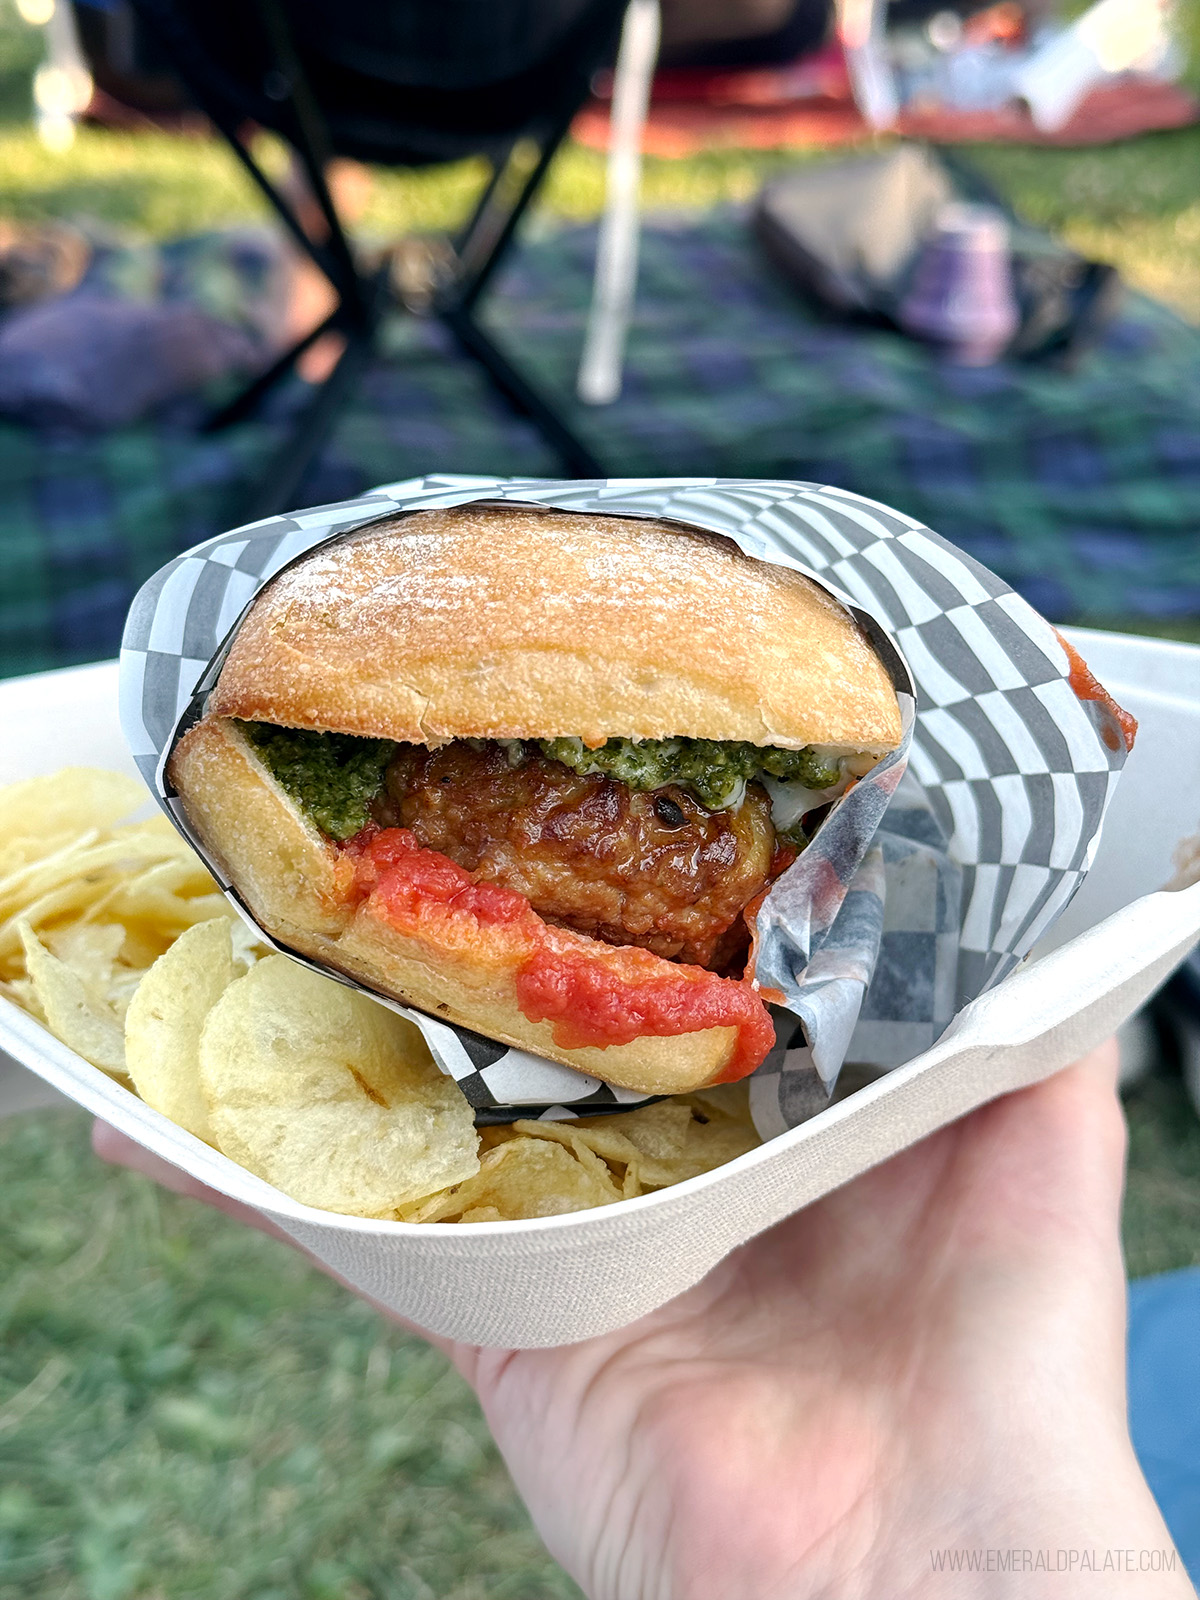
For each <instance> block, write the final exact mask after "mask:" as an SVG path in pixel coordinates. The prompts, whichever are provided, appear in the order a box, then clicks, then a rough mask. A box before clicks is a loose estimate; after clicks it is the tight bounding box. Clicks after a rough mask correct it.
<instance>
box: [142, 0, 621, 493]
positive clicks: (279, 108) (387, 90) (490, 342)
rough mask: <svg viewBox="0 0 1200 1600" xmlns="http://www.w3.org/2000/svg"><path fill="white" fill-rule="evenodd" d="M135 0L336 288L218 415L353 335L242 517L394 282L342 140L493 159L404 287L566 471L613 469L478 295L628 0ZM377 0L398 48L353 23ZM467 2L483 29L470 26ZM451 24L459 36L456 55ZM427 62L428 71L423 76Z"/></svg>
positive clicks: (334, 383)
mask: <svg viewBox="0 0 1200 1600" xmlns="http://www.w3.org/2000/svg"><path fill="white" fill-rule="evenodd" d="M128 3H129V5H130V7H131V9H132V12H133V13H134V15H135V17H136V18H137V20H138V22H139V23H140V24H141V25H142V26H143V27H144V28H145V30H146V31H147V33H148V34H149V35H150V37H151V38H152V39H153V41H154V44H155V46H156V48H157V51H158V54H159V55H160V57H161V58H165V59H166V60H168V61H169V62H170V65H171V69H172V70H173V71H174V72H175V73H177V74H178V76H179V78H180V79H181V80H182V82H183V84H184V85H185V86H186V88H187V91H188V93H189V95H190V97H191V99H192V100H193V102H194V103H195V105H196V106H197V107H199V109H201V110H202V111H203V112H205V114H206V115H207V116H208V117H209V118H210V119H211V121H212V123H213V124H214V126H215V127H216V128H217V129H218V130H219V131H220V133H221V134H222V135H223V137H224V138H225V140H226V141H227V143H228V144H229V146H230V148H231V150H232V151H233V153H234V154H235V155H236V157H237V159H238V160H239V161H240V162H241V164H242V166H243V167H244V168H245V170H246V172H247V173H248V174H249V176H250V178H251V179H252V180H253V182H254V183H255V184H256V185H257V187H258V188H259V190H260V191H261V192H262V193H263V195H264V196H265V197H266V199H267V200H268V202H269V203H270V205H271V206H272V207H273V209H274V211H275V213H276V214H277V216H278V217H279V220H280V221H281V222H282V224H283V226H284V227H285V228H286V229H287V231H288V233H289V234H290V236H291V238H292V239H293V241H294V242H295V244H296V245H297V246H298V247H299V249H300V250H301V251H302V252H303V253H304V254H305V255H307V256H308V257H309V258H310V259H311V260H312V261H313V262H314V263H315V264H316V266H317V267H318V268H319V270H320V271H321V272H322V273H323V274H324V276H325V277H326V278H327V279H328V281H329V283H330V284H331V285H332V287H333V290H334V292H335V294H336V296H337V303H336V305H335V307H334V309H333V311H331V312H330V314H329V315H328V316H327V317H326V318H325V320H324V321H323V322H321V323H320V325H319V326H317V327H315V328H313V329H312V330H311V331H310V332H309V333H307V334H305V335H304V337H303V338H301V339H299V340H297V341H296V343H295V344H294V345H293V346H292V348H291V349H289V350H287V351H285V352H284V353H283V354H282V355H281V356H280V357H279V358H278V359H277V360H276V361H274V362H273V363H272V364H271V365H270V367H268V368H267V370H266V371H265V372H263V373H261V374H260V375H259V376H258V377H257V378H256V379H255V380H254V381H253V382H252V383H251V384H250V385H249V386H248V387H247V388H246V389H244V390H243V391H242V393H240V394H239V395H237V396H236V397H235V398H234V399H233V400H231V401H230V402H229V403H228V404H226V405H225V406H223V407H222V408H221V410H220V411H219V412H217V413H216V414H215V415H214V416H213V417H212V418H210V420H209V422H208V424H207V426H208V427H209V428H210V429H219V428H223V427H227V426H228V425H229V424H231V423H233V422H235V421H238V420H240V419H242V418H245V417H247V416H249V415H251V414H252V413H253V412H254V410H255V409H256V408H257V406H258V405H259V403H260V402H261V401H262V400H263V399H264V398H265V396H266V395H267V394H268V393H269V391H271V390H272V389H273V388H274V387H275V385H276V384H278V383H279V381H280V380H281V379H282V378H284V377H285V376H286V375H287V374H288V373H289V372H290V371H291V370H292V368H293V367H294V366H295V364H296V362H297V360H298V359H299V357H300V356H301V355H302V354H303V353H304V351H305V350H307V349H308V348H309V347H310V346H311V345H312V344H314V343H315V341H316V340H317V339H318V338H320V337H321V336H322V335H323V334H325V333H328V332H331V331H336V332H339V333H341V334H342V335H343V337H344V339H345V347H344V350H343V352H342V354H341V356H340V358H339V359H338V361H337V364H336V366H335V367H334V368H333V370H332V372H331V373H330V375H329V377H328V378H327V379H326V380H325V381H324V382H323V383H322V384H321V385H320V386H319V387H318V388H317V390H316V392H315V393H314V395H313V396H312V397H311V399H310V400H308V401H307V402H306V404H305V406H304V407H303V408H302V409H301V411H300V412H299V413H298V415H297V416H296V418H295V420H294V422H293V423H292V425H291V428H290V431H289V434H288V437H287V438H286V439H285V440H284V441H283V442H282V444H281V445H280V446H279V447H278V449H277V451H276V452H275V454H274V456H273V457H272V459H271V460H270V462H269V464H268V467H267V469H266V471H265V472H264V473H263V475H262V478H261V480H260V482H259V483H258V484H257V486H256V487H255V490H254V492H253V494H252V495H251V496H250V498H249V500H248V502H247V503H246V504H245V505H244V507H243V508H242V509H243V513H244V515H245V516H246V517H247V518H249V519H254V518H258V517H262V516H267V515H270V514H272V513H273V512H276V511H279V510H282V509H284V508H285V507H286V506H288V505H289V504H291V503H292V501H293V498H294V495H295V491H296V489H297V488H298V485H299V483H300V480H301V478H302V477H303V475H304V472H305V470H306V468H307V467H308V465H309V463H310V462H311V461H312V459H313V457H314V456H315V455H316V453H317V452H318V450H319V449H320V447H321V445H322V443H323V441H324V440H325V438H326V437H327V436H328V434H329V432H330V430H331V428H332V426H333V423H334V422H335V420H336V417H337V414H338V412H339V410H340V408H341V407H342V406H343V405H344V403H345V401H346V400H347V398H348V395H349V393H350V391H351V388H352V386H353V384H354V382H355V381H356V379H357V377H358V376H359V375H360V374H361V372H362V370H363V369H364V367H365V366H366V364H367V362H368V360H369V359H370V356H371V354H372V351H373V349H374V348H375V343H376V336H377V333H378V329H379V326H380V322H381V319H382V317H383V314H384V312H385V311H386V310H387V309H388V307H389V306H390V305H392V304H395V303H396V302H397V299H398V298H399V297H398V294H397V291H396V288H395V286H394V276H395V275H394V274H393V273H392V272H391V271H390V270H389V269H390V262H389V263H388V264H386V265H385V266H383V267H381V268H379V269H377V270H375V271H368V270H366V269H365V268H364V266H363V264H362V262H361V261H360V259H359V258H358V256H357V255H356V252H355V249H354V245H353V243H352V241H351V240H350V238H349V237H348V235H347V232H346V229H345V227H344V226H343V224H342V221H341V219H340V218H339V216H338V213H337V209H336V207H335V205H334V202H333V199H332V197H331V195H330V192H329V188H328V185H327V183H326V177H325V171H326V164H327V163H328V161H329V160H330V158H331V157H333V156H339V155H340V156H348V157H351V158H354V159H357V160H362V161H368V162H376V163H383V164H388V165H398V166H424V165H429V164H433V163H438V162H447V161H454V160H460V159H462V158H463V157H465V156H468V155H474V156H482V157H483V158H484V159H485V160H486V161H487V162H488V164H489V167H490V176H489V178H488V180H487V182H486V184H485V186H484V189H483V193H482V195H481V198H480V199H479V202H478V204H477V206H476V208H475V211H474V214H473V215H472V217H471V219H470V221H469V222H467V224H466V225H465V227H464V228H463V229H462V230H461V232H460V233H459V234H458V236H457V238H455V239H454V240H453V241H452V242H450V244H449V245H448V247H447V249H446V250H445V252H444V254H443V255H440V256H433V257H431V258H430V260H431V261H432V262H433V269H432V271H431V274H430V276H429V280H428V284H427V293H426V295H425V296H423V297H422V296H420V295H410V296H408V297H407V303H406V301H404V300H401V302H400V303H401V304H406V309H408V310H425V311H428V312H429V313H431V314H433V315H436V316H437V317H439V318H440V319H441V321H442V322H443V323H444V324H445V326H446V327H447V328H448V329H449V330H450V332H451V333H452V334H453V336H454V338H455V339H456V340H457V342H458V345H459V346H460V348H461V349H462V350H464V351H465V352H466V353H467V354H468V355H470V356H471V357H472V358H473V359H474V360H475V361H477V362H478V363H479V364H480V366H481V367H482V368H483V369H484V371H485V373H486V374H487V376H488V378H489V379H490V380H491V382H492V384H493V385H494V386H495V388H496V389H498V390H499V392H500V393H501V394H502V395H503V396H504V397H505V399H506V400H507V401H508V402H509V404H510V405H511V406H512V407H513V408H514V409H515V410H516V411H517V412H519V413H521V414H523V415H524V416H527V417H528V418H529V419H530V420H531V421H532V422H533V424H534V425H535V427H536V428H537V429H538V431H539V432H540V433H541V435H542V437H543V439H544V440H545V441H546V442H547V444H549V445H550V446H551V447H552V448H553V449H554V450H555V451H556V453H557V454H558V455H559V457H560V458H561V460H562V462H563V464H564V466H565V467H566V469H567V471H568V472H569V473H570V474H571V475H572V476H576V477H598V476H603V475H604V469H603V468H602V466H601V465H600V463H599V462H598V461H597V459H596V458H595V456H594V455H593V454H592V452H591V450H590V449H589V448H588V447H587V445H585V444H584V443H583V441H582V440H581V439H580V438H579V437H578V436H577V435H576V433H575V432H574V430H573V429H572V428H571V427H570V425H569V424H568V423H567V422H566V421H565V420H564V419H563V417H562V416H561V415H560V413H559V411H558V410H557V409H556V407H555V404H554V402H553V401H552V400H551V399H550V398H548V397H547V396H546V395H544V394H543V393H541V392H540V391H539V389H538V388H537V387H536V386H535V385H534V384H533V383H531V382H530V381H529V379H528V378H526V377H525V376H524V375H523V374H522V373H521V372H520V371H519V370H518V369H517V367H516V366H514V364H513V363H512V361H511V360H510V359H509V358H508V356H507V355H505V353H504V352H503V351H502V350H501V349H500V348H499V346H498V345H497V344H496V342H495V340H494V339H493V338H492V336H491V334H490V333H488V332H487V331H486V330H485V329H484V328H483V326H482V325H481V323H480V321H479V315H478V313H479V307H480V302H481V299H482V297H483V295H484V293H485V291H486V290H487V288H488V286H489V284H490V283H491V281H492V279H493V278H494V276H495V273H496V270H497V268H498V267H499V266H500V263H501V261H502V259H503V257H504V255H505V253H506V251H507V250H508V248H509V246H510V245H511V243H512V241H513V237H514V233H515V230H516V228H517V225H518V223H519V222H520V220H521V217H522V215H523V214H524V212H525V209H526V207H527V206H528V205H529V203H530V201H531V200H532V198H533V196H534V194H535V192H536V190H537V188H538V186H539V184H540V183H541V181H542V179H543V177H544V176H545V173H546V170H547V168H548V167H549V164H550V161H551V159H552V158H553V156H554V153H555V151H556V150H557V149H558V147H559V145H560V144H561V142H562V140H563V138H564V137H565V135H566V133H567V130H568V128H569V127H570V124H571V121H572V118H573V117H574V115H575V113H576V111H577V110H578V108H579V106H580V105H581V104H582V103H583V101H584V100H585V99H586V97H587V95H588V93H589V89H590V84H591V80H592V77H593V74H594V73H595V72H596V70H597V69H598V68H599V67H601V66H602V65H604V64H605V63H606V62H609V61H611V59H612V57H613V53H614V51H615V46H616V41H617V37H618V34H619V30H620V25H621V19H622V16H623V13H624V10H625V4H626V0H509V3H508V5H507V11H508V13H510V14H511V15H510V21H511V25H510V26H508V27H507V29H505V28H504V27H503V26H502V23H503V20H504V17H505V12H506V4H505V0H484V3H482V4H481V3H480V0H439V3H438V5H437V6H436V7H432V8H431V7H429V6H427V5H423V4H422V3H421V0H387V3H386V4H384V5H380V6H378V7H376V8H371V7H362V6H359V7H357V8H356V7H354V6H351V7H349V8H345V7H343V8H341V9H339V8H338V7H337V6H335V5H334V4H333V3H332V0H241V3H238V0H128ZM368 14H369V15H370V16H373V17H374V18H375V20H377V21H379V23H380V25H381V27H382V28H383V29H384V31H385V37H384V44H385V45H386V43H387V38H386V30H388V29H391V31H392V32H393V33H394V34H395V35H396V38H397V42H398V44H399V45H400V46H401V48H400V50H399V51H397V52H391V53H389V51H388V49H387V48H384V47H381V46H380V45H379V42H378V39H377V38H372V37H371V36H370V34H369V33H367V34H366V35H365V36H364V34H363V29H362V28H361V27H360V26H358V25H359V24H360V23H361V20H362V17H363V16H364V15H368ZM472 15H473V19H474V22H475V23H476V24H477V26H476V28H475V29H474V30H472V28H471V27H469V26H468V24H469V23H470V22H471V21H472ZM439 23H440V25H441V26H440V32H438V31H437V30H438V25H439ZM532 23H540V27H532V26H531V24H532ZM356 27H357V29H358V31H357V33H356V31H355V30H356ZM489 29H490V30H491V34H492V35H493V36H494V37H489V36H488V30H489ZM454 32H457V35H458V37H459V39H460V40H461V41H462V43H461V49H459V54H460V56H461V58H462V59H461V60H460V61H456V49H458V48H459V47H456V45H455V42H454V38H453V37H452V34H453V33H454ZM479 34H482V35H484V36H485V37H482V38H480V37H477V35H479ZM431 39H432V40H433V43H432V44H431V43H430V41H431ZM531 39H532V40H533V42H534V44H536V45H537V47H538V54H537V56H536V59H533V60H528V59H526V60H522V59H521V54H522V51H524V52H525V54H526V55H527V54H528V48H529V44H530V40H531ZM483 57H490V59H482V58H483ZM421 71H425V72H426V74H427V81H424V82H422V81H420V79H419V77H418V74H419V73H420V72H421ZM256 127H266V128H270V129H272V130H274V131H275V132H277V133H279V134H280V135H282V137H283V138H284V139H285V140H286V141H287V143H288V144H289V145H290V147H291V148H292V150H293V151H294V152H295V154H296V156H297V157H298V158H299V161H300V164H301V166H302V168H303V171H304V174H305V177H306V179H307V182H308V184H309V186H310V187H311V190H312V193H313V196H314V197H315V199H316V202H317V204H318V206H319V207H320V213H321V216H322V218H323V219H324V224H325V236H324V237H323V238H321V239H314V238H313V237H311V236H310V234H309V233H308V232H307V231H306V230H305V227H304V226H303V224H302V222H301V220H300V217H299V216H298V215H297V210H296V207H295V206H294V205H293V203H292V202H291V201H290V200H289V199H288V198H287V196H286V195H285V194H284V193H283V192H282V191H281V189H280V187H279V185H278V184H276V183H275V182H273V181H272V179H271V178H270V177H269V176H268V175H267V173H266V172H265V171H264V170H263V167H262V165H261V164H260V162H259V161H258V160H257V159H256V157H255V155H254V153H253V150H252V146H251V139H252V137H253V133H254V130H255V128H256ZM422 300H423V301H424V303H421V302H422Z"/></svg>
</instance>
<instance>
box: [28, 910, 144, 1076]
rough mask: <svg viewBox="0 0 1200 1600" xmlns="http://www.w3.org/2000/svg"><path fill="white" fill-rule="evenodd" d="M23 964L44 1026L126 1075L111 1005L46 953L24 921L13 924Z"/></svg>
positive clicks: (90, 1058) (89, 1057) (121, 1040)
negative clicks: (23, 958)
mask: <svg viewBox="0 0 1200 1600" xmlns="http://www.w3.org/2000/svg"><path fill="white" fill-rule="evenodd" d="M18 937H19V938H20V939H21V942H22V945H23V946H24V950H25V966H26V970H27V971H28V973H29V981H30V983H31V984H32V985H33V988H34V992H35V993H36V995H37V998H38V1004H39V1005H40V1006H41V1008H42V1011H43V1013H44V1015H45V1018H46V1025H47V1027H48V1028H49V1029H50V1031H51V1033H53V1034H54V1035H55V1037H56V1038H58V1039H61V1040H62V1042H63V1044H65V1045H68V1046H69V1047H70V1048H71V1049H72V1050H74V1051H75V1052H76V1053H77V1054H78V1055H81V1056H82V1057H83V1058H84V1060H85V1061H90V1062H91V1063H92V1065H93V1066H96V1067H102V1068H103V1069H104V1071H105V1072H109V1073H112V1074H114V1075H115V1076H117V1077H124V1076H125V1034H124V1030H123V1028H122V1027H121V1024H120V1021H119V1020H118V1018H117V1017H116V1015H115V1014H114V1012H113V1010H112V1007H111V1006H109V1005H107V1004H105V1002H104V1001H103V1000H101V999H99V998H98V997H97V996H95V995H93V993H92V992H91V990H90V989H89V988H88V986H87V984H86V983H85V982H84V980H83V979H82V978H81V977H80V976H79V974H78V973H77V972H73V971H72V970H71V968H70V967H68V966H67V965H66V963H65V962H63V961H60V960H59V959H58V957H57V956H53V955H51V954H50V952H49V950H47V949H46V947H45V946H44V945H43V944H41V943H40V942H39V941H38V939H37V936H36V935H35V934H34V932H33V929H32V928H31V927H30V926H29V924H28V923H27V922H25V923H21V924H20V925H19V929H18Z"/></svg>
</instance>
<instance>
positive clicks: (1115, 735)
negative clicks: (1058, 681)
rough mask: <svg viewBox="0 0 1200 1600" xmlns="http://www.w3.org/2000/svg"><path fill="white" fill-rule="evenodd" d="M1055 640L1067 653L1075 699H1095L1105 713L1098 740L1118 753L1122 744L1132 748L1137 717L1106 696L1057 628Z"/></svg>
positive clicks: (1129, 748) (1097, 681) (1076, 651)
mask: <svg viewBox="0 0 1200 1600" xmlns="http://www.w3.org/2000/svg"><path fill="white" fill-rule="evenodd" d="M1054 633H1055V637H1056V638H1057V639H1058V642H1059V644H1061V645H1062V647H1063V649H1064V650H1065V651H1066V653H1067V665H1068V666H1069V667H1070V669H1071V670H1070V672H1069V673H1068V675H1067V682H1068V683H1069V684H1070V686H1071V689H1072V691H1073V692H1074V695H1075V698H1076V699H1077V700H1094V701H1095V702H1096V703H1097V704H1098V705H1100V706H1102V707H1103V708H1104V710H1105V711H1107V712H1108V715H1109V719H1110V720H1109V721H1107V722H1106V723H1105V725H1104V727H1103V729H1102V730H1101V733H1100V737H1101V738H1102V739H1103V740H1104V743H1105V744H1106V745H1107V746H1108V748H1109V749H1110V750H1119V749H1120V748H1121V745H1122V744H1124V746H1125V749H1126V750H1127V751H1128V750H1132V749H1133V741H1134V739H1135V738H1136V737H1137V730H1138V725H1137V718H1136V717H1135V716H1133V715H1132V713H1130V712H1128V711H1124V710H1122V708H1121V707H1120V706H1119V705H1118V704H1117V702H1116V701H1115V700H1114V699H1113V697H1112V695H1110V694H1109V692H1108V690H1107V689H1106V688H1105V687H1104V685H1103V684H1102V683H1101V682H1100V681H1099V679H1098V678H1097V677H1096V675H1095V673H1094V672H1093V671H1092V669H1091V668H1090V667H1089V666H1088V664H1087V662H1086V661H1085V660H1084V659H1083V657H1082V656H1081V655H1080V654H1079V651H1078V650H1076V648H1075V646H1074V645H1073V644H1069V643H1068V642H1067V640H1066V639H1064V638H1063V636H1062V634H1061V633H1059V631H1058V629H1057V628H1055V630H1054Z"/></svg>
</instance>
